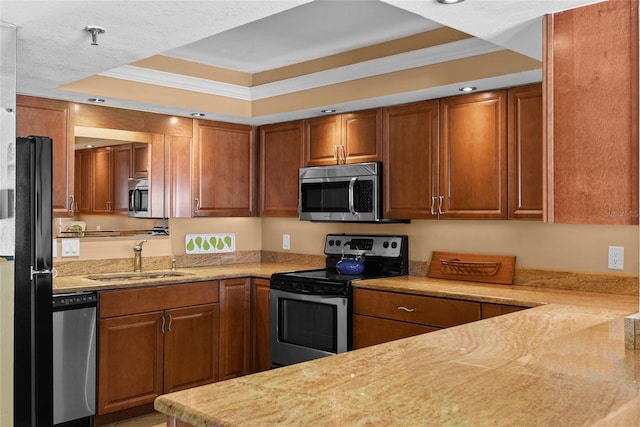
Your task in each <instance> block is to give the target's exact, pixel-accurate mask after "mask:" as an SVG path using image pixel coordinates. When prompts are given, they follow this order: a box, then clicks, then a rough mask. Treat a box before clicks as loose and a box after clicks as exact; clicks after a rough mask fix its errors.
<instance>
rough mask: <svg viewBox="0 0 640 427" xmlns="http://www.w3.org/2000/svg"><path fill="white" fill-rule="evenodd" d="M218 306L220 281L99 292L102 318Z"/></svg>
mask: <svg viewBox="0 0 640 427" xmlns="http://www.w3.org/2000/svg"><path fill="white" fill-rule="evenodd" d="M215 302H218V281H217V280H213V281H204V282H193V283H180V284H174V285H163V286H150V287H148V288H136V289H119V290H114V291H103V292H100V310H99V311H100V318H106V317H113V316H123V315H126V314H134V313H146V312H149V311H156V310H165V309H169V308H176V307H188V306H192V305H199V304H210V303H215Z"/></svg>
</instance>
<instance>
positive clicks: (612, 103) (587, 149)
mask: <svg viewBox="0 0 640 427" xmlns="http://www.w3.org/2000/svg"><path fill="white" fill-rule="evenodd" d="M546 32H547V33H546V41H547V44H546V49H545V61H544V63H545V83H546V89H545V90H546V92H545V95H546V103H545V108H546V111H545V119H546V126H545V131H546V150H547V152H546V158H545V161H546V163H545V166H546V168H545V172H546V173H545V183H546V186H547V191H546V200H545V202H546V206H545V211H544V214H545V220H546V221H548V222H555V223H582V224H638V3H637V2H633V1H607V2H602V3H597V4H594V5H590V6H585V7H581V8H576V9H572V10H568V11H565V12H561V13H558V14H555V15H551V16H549V17H548V18H547V22H546Z"/></svg>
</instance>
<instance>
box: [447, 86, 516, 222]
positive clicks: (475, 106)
mask: <svg viewBox="0 0 640 427" xmlns="http://www.w3.org/2000/svg"><path fill="white" fill-rule="evenodd" d="M439 158H440V165H439V167H440V174H439V175H440V182H439V188H440V193H439V195H438V197H442V198H443V203H442V211H443V212H444V216H445V217H446V218H487V219H489V218H494V219H506V218H507V91H506V90H497V91H491V92H483V93H477V94H472V95H463V96H454V97H449V98H443V99H441V100H440V156H439Z"/></svg>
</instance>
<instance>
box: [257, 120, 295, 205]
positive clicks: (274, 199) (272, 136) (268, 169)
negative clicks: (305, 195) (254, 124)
mask: <svg viewBox="0 0 640 427" xmlns="http://www.w3.org/2000/svg"><path fill="white" fill-rule="evenodd" d="M302 147H303V138H302V121H301V120H298V121H294V122H287V123H278V124H275V125H267V126H261V127H260V216H278V217H297V216H298V177H299V168H300V167H302V166H303V163H302V162H303V156H302Z"/></svg>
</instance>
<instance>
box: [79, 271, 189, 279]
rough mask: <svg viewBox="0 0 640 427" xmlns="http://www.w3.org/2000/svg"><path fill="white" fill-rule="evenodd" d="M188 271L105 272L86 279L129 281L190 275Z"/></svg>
mask: <svg viewBox="0 0 640 427" xmlns="http://www.w3.org/2000/svg"><path fill="white" fill-rule="evenodd" d="M188 275H189V274H188V273H181V272H178V271H172V270H167V271H142V272H139V273H135V272H131V273H105V274H92V275H90V276H85V278H86V279H89V280H96V281H98V282H116V281H129V280H149V279H164V278H167V277H179V276H188Z"/></svg>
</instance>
